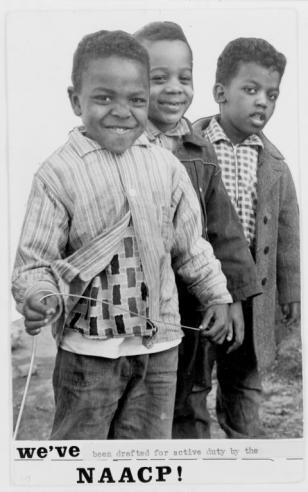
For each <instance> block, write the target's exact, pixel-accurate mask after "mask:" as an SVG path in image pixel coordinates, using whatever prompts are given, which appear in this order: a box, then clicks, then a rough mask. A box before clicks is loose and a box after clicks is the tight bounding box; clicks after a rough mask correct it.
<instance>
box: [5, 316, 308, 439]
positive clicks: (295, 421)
mask: <svg viewBox="0 0 308 492" xmlns="http://www.w3.org/2000/svg"><path fill="white" fill-rule="evenodd" d="M18 323H19V325H20V324H21V323H22V322H21V321H19V322H18ZM284 331H285V333H284V336H283V337H282V338H281V340H280V344H279V349H278V354H277V360H276V362H275V364H273V366H272V367H271V368H270V369H269V370H268V371H267V372H266V373H265V374H264V375H263V389H264V398H263V404H262V407H261V419H262V422H263V425H264V430H265V438H268V439H283V438H297V437H302V435H303V417H302V371H301V367H302V365H301V343H300V336H299V329H298V328H297V329H293V330H290V331H288V330H284ZM32 340H33V339H32V337H30V336H29V335H27V334H25V333H24V332H22V335H21V339H20V340H19V343H18V345H17V347H16V348H15V349H14V350H13V351H12V375H13V410H14V411H13V413H14V426H15V422H16V419H17V415H18V411H19V408H20V404H21V400H22V395H23V391H24V387H25V383H26V375H27V371H28V367H29V362H30V357H31V348H32ZM55 353H56V349H55V343H54V340H53V339H52V337H51V334H50V330H49V328H45V329H44V330H42V332H41V334H40V335H39V336H38V337H37V349H36V357H35V364H34V365H35V367H34V373H33V375H32V378H31V381H30V387H29V391H28V395H27V398H26V402H25V408H24V412H23V415H22V419H21V423H20V427H19V432H18V436H17V438H18V439H24V440H27V439H29V440H44V439H48V438H49V435H50V430H51V423H52V418H53V409H54V403H53V392H52V371H53V365H54V358H55ZM209 403H210V411H211V417H212V421H213V422H212V437H213V438H216V439H220V438H222V439H224V438H225V435H224V433H223V431H222V430H221V429H220V427H219V426H218V424H217V422H216V418H215V410H214V404H215V384H214V386H213V390H212V392H211V394H210V397H209Z"/></svg>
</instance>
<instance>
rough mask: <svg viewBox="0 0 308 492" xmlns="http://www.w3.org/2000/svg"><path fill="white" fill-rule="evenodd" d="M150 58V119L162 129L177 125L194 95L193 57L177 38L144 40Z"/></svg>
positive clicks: (165, 129)
mask: <svg viewBox="0 0 308 492" xmlns="http://www.w3.org/2000/svg"><path fill="white" fill-rule="evenodd" d="M143 44H144V46H145V48H146V49H147V50H148V53H149V57H150V67H151V68H150V106H149V119H150V120H151V121H152V122H153V123H154V125H155V126H156V127H157V128H159V129H160V130H161V131H163V132H165V131H168V130H171V129H172V128H174V127H175V126H176V124H177V123H178V122H179V120H180V119H181V118H182V116H183V115H184V113H186V111H187V109H188V108H189V106H190V104H191V101H192V98H193V83H192V59H191V55H190V51H189V49H188V47H187V45H186V44H185V43H184V42H183V41H179V40H164V41H153V42H152V41H147V42H144V43H143Z"/></svg>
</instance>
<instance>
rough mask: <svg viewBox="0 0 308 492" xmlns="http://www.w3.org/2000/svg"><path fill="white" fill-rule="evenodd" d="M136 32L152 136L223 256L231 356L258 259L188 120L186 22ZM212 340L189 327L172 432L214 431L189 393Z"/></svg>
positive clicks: (197, 389)
mask: <svg viewBox="0 0 308 492" xmlns="http://www.w3.org/2000/svg"><path fill="white" fill-rule="evenodd" d="M135 36H136V38H137V39H138V40H139V41H140V42H141V43H142V44H143V45H144V46H145V47H146V48H147V50H148V53H149V56H150V82H151V87H150V105H149V124H148V127H147V135H148V137H149V139H150V140H151V141H152V142H155V143H157V144H158V145H161V146H163V147H165V148H168V149H169V150H171V151H172V152H173V153H174V154H175V155H176V156H177V157H178V159H179V160H180V161H181V162H182V163H183V165H184V166H185V168H186V170H187V172H188V174H189V176H190V178H191V181H192V183H193V185H194V188H195V190H196V192H197V195H198V197H199V201H200V205H201V209H202V216H203V234H204V237H207V238H208V239H209V241H210V242H211V244H212V246H213V248H214V252H215V255H216V257H217V258H218V259H220V261H221V263H222V269H223V272H224V273H225V275H226V277H227V286H228V289H229V291H230V293H231V295H232V297H233V301H234V303H233V304H232V305H231V306H230V336H229V338H231V337H232V340H229V343H228V344H227V345H228V346H226V343H224V344H223V347H222V348H221V351H222V353H223V354H224V356H225V357H229V355H227V354H229V353H230V352H233V351H236V349H237V348H238V347H239V346H240V345H241V343H242V340H243V333H244V321H243V314H242V308H241V301H242V300H244V299H247V298H249V297H250V296H253V295H255V294H256V293H258V291H259V289H258V285H257V282H256V275H255V265H254V262H253V259H252V257H251V254H250V251H249V248H248V245H247V241H246V240H245V237H244V235H243V230H242V227H241V224H240V222H239V219H238V217H237V214H236V212H235V210H234V208H233V206H232V204H231V202H230V199H229V197H228V194H227V192H226V190H225V188H224V185H223V182H222V179H221V171H220V168H219V166H218V165H217V159H216V156H215V152H214V149H213V147H212V145H211V144H210V143H209V142H208V141H206V140H204V139H202V138H200V137H198V136H197V135H196V134H195V133H194V132H193V130H192V126H191V124H190V122H189V121H188V120H187V119H186V118H184V114H185V113H186V111H187V109H188V107H189V106H190V104H191V102H192V98H193V83H192V52H191V48H190V46H189V44H188V41H187V39H186V37H185V35H184V33H183V31H182V29H181V27H180V26H178V25H177V24H174V23H172V22H154V23H151V24H148V25H146V26H145V27H143V28H142V29H140V30H139V31H138V32H137V33H136V34H135ZM178 288H179V297H180V313H181V319H182V324H184V325H187V326H192V327H197V326H199V324H200V308H199V306H198V303H197V301H196V300H195V299H194V298H193V297H192V296H190V295H189V294H188V292H187V290H186V289H185V288H184V287H183V286H182V285H181V283H180V282H179V281H178ZM214 344H215V340H214V339H213V338H212V337H211V336H210V335H209V337H208V342H207V343H202V344H201V343H199V336H198V333H197V332H195V331H192V330H186V336H185V337H184V339H183V342H182V345H181V350H180V361H179V369H178V386H177V398H176V407H175V417H174V425H173V437H174V438H204V437H209V425H208V423H209V422H208V421H209V419H208V416H207V412H206V408H204V409H203V410H202V412H201V415H197V414H196V408H195V407H194V404H193V400H192V398H191V396H192V390H193V389H194V391H193V393H195V394H197V395H198V397H200V396H201V395H203V394H204V392H207V390H208V388H209V387H210V380H209V374H210V372H211V371H210V368H211V366H212V359H213V349H214ZM218 345H222V343H219V344H218ZM196 382H198V385H196V384H195V383H196ZM197 411H198V412H199V409H197Z"/></svg>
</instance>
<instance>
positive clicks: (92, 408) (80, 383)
mask: <svg viewBox="0 0 308 492" xmlns="http://www.w3.org/2000/svg"><path fill="white" fill-rule="evenodd" d="M177 363H178V347H174V348H171V349H169V350H166V351H163V352H158V353H153V354H144V355H136V356H128V357H119V358H117V359H108V358H105V357H94V356H87V355H80V354H76V353H72V352H68V351H66V350H62V349H61V348H59V349H58V353H57V357H56V363H55V368H54V374H53V388H54V396H55V407H56V408H55V416H54V422H53V427H52V432H51V437H50V439H53V440H58V439H59V440H63V439H73V440H78V439H88V440H93V439H170V438H171V430H172V419H173V412H174V400H175V390H176V374H177Z"/></svg>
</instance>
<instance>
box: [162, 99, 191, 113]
mask: <svg viewBox="0 0 308 492" xmlns="http://www.w3.org/2000/svg"><path fill="white" fill-rule="evenodd" d="M158 104H159V106H161V107H162V108H164V109H170V110H171V111H178V110H179V109H182V108H183V106H185V104H186V103H185V101H158Z"/></svg>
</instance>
